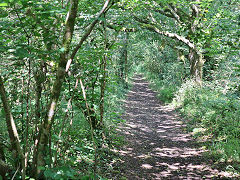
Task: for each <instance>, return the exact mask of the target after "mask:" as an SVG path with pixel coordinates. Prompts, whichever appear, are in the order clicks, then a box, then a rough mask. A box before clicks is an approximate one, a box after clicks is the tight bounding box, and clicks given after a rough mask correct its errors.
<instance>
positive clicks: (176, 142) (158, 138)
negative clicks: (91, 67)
mask: <svg viewBox="0 0 240 180" xmlns="http://www.w3.org/2000/svg"><path fill="white" fill-rule="evenodd" d="M133 81H134V83H133V88H132V90H131V91H130V92H129V94H128V95H127V99H126V102H125V114H124V115H123V119H125V120H126V123H125V124H123V125H122V126H121V127H120V129H119V131H120V134H122V135H123V136H124V137H125V140H126V142H127V143H126V144H125V145H124V146H123V147H121V148H120V150H119V153H120V159H121V161H120V162H118V163H116V164H115V166H118V169H119V171H120V174H119V175H116V176H115V177H113V179H130V180H137V179H149V180H150V179H154V180H158V179H232V178H230V177H229V178H228V176H229V174H227V173H225V172H220V171H219V170H217V169H214V168H212V166H211V164H212V161H211V159H207V158H206V157H205V156H204V155H203V153H204V152H205V150H204V149H202V148H200V147H199V146H198V143H197V142H196V141H195V140H194V139H193V138H192V137H191V134H189V133H187V132H186V131H184V127H185V125H184V121H183V120H182V119H181V118H180V117H179V116H178V115H177V113H176V112H175V111H174V109H172V108H170V107H168V106H165V105H163V104H162V103H161V102H160V100H159V99H158V98H157V97H156V95H157V94H156V92H154V91H153V90H151V89H150V88H149V83H148V82H147V81H146V80H144V78H143V77H142V76H141V75H137V76H135V78H134V79H133Z"/></svg>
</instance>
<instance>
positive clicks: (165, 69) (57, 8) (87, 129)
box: [0, 0, 240, 179]
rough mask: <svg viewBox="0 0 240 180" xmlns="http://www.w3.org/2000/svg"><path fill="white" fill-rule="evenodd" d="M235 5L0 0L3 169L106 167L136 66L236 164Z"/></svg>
mask: <svg viewBox="0 0 240 180" xmlns="http://www.w3.org/2000/svg"><path fill="white" fill-rule="evenodd" d="M239 12H240V4H239V1H238V0H142V1H141V0H105V1H104V0H81V1H79V0H32V1H29V0H7V1H0V18H1V20H0V97H1V100H0V109H1V111H0V175H1V176H0V179H1V177H2V179H11V178H13V179H14V178H16V179H29V178H35V179H42V178H46V179H61V178H62V179H74V178H75V179H81V178H84V177H85V178H89V177H90V176H91V175H92V174H93V178H95V179H100V177H104V176H105V175H104V169H106V168H107V167H108V165H107V164H108V161H109V158H110V159H111V155H109V156H110V157H106V151H108V149H109V148H112V147H115V146H117V144H118V143H119V141H120V140H119V137H118V135H117V134H116V131H115V128H116V127H117V126H118V124H119V123H120V122H122V120H121V112H122V110H121V103H120V102H122V101H121V99H122V98H124V94H125V93H126V92H127V91H128V89H129V88H130V87H131V77H132V76H133V74H134V73H136V72H138V73H144V75H145V76H146V77H147V78H148V79H149V81H151V82H153V84H155V86H154V88H155V89H156V90H157V91H158V93H159V97H160V99H161V101H163V102H164V103H168V104H171V105H172V106H174V107H176V108H177V109H178V110H179V111H180V113H182V114H183V116H185V117H187V118H189V119H191V121H190V122H188V123H189V124H190V125H191V127H192V129H191V131H194V132H196V134H197V135H198V136H202V137H207V138H210V139H211V142H212V143H211V144H210V145H209V146H208V148H209V149H211V152H212V153H213V154H214V153H215V155H216V156H218V159H221V161H225V162H232V163H233V165H232V166H231V169H233V170H234V171H238V172H239V171H240V168H239V164H240V141H239V139H240V60H239V37H240V34H239V32H240V31H239V25H240V13H239ZM108 154H110V153H109V152H108Z"/></svg>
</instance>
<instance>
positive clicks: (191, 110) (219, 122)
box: [145, 72, 240, 174]
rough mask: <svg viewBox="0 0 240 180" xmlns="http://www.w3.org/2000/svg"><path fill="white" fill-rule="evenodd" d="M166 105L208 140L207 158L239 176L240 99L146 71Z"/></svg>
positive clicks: (213, 86)
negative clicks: (178, 82) (167, 79)
mask: <svg viewBox="0 0 240 180" xmlns="http://www.w3.org/2000/svg"><path fill="white" fill-rule="evenodd" d="M145 76H146V77H147V79H148V80H149V81H150V82H151V84H152V88H153V89H154V90H156V91H157V92H158V96H159V99H160V100H161V101H162V102H163V103H167V104H170V105H172V106H174V107H175V108H176V109H178V111H179V112H180V113H181V114H182V115H183V116H184V117H185V119H188V121H186V122H187V127H188V128H187V129H188V130H189V131H191V132H193V134H194V135H195V137H196V138H197V139H198V140H203V139H204V140H205V142H206V143H205V144H204V146H206V148H207V149H209V154H208V156H211V158H213V159H214V162H215V164H216V165H221V166H222V168H223V169H224V170H227V171H230V172H232V173H238V174H240V141H239V139H240V98H239V97H238V96H237V95H236V94H234V93H232V92H227V93H226V92H225V91H223V90H222V89H223V88H221V86H220V85H218V86H216V84H215V83H213V82H206V83H205V84H204V85H203V87H202V88H200V87H198V86H196V85H195V83H194V82H193V81H191V80H188V81H185V83H183V84H182V85H180V86H179V85H176V84H173V83H169V82H167V81H164V80H160V79H159V78H158V75H156V74H153V73H149V72H147V73H146V72H145Z"/></svg>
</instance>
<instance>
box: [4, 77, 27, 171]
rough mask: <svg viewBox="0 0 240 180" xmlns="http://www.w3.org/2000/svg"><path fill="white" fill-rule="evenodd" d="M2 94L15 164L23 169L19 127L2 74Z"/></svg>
mask: <svg viewBox="0 0 240 180" xmlns="http://www.w3.org/2000/svg"><path fill="white" fill-rule="evenodd" d="M0 95H1V99H2V103H3V108H4V112H5V119H6V124H7V130H8V134H9V138H10V142H11V150H12V155H13V159H14V160H16V162H15V166H16V167H20V168H21V169H24V155H23V151H22V148H21V145H20V141H19V136H18V132H17V128H16V125H15V122H14V120H13V116H12V113H11V110H10V106H9V103H8V99H7V96H6V91H5V88H4V84H3V79H2V77H1V76H0ZM1 164H2V163H1Z"/></svg>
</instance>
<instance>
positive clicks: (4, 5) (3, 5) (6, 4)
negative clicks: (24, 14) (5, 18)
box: [0, 3, 8, 7]
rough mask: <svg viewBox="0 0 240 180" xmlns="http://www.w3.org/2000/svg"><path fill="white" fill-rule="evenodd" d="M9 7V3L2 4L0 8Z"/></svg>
mask: <svg viewBox="0 0 240 180" xmlns="http://www.w3.org/2000/svg"><path fill="white" fill-rule="evenodd" d="M6 6H8V3H0V7H6Z"/></svg>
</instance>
